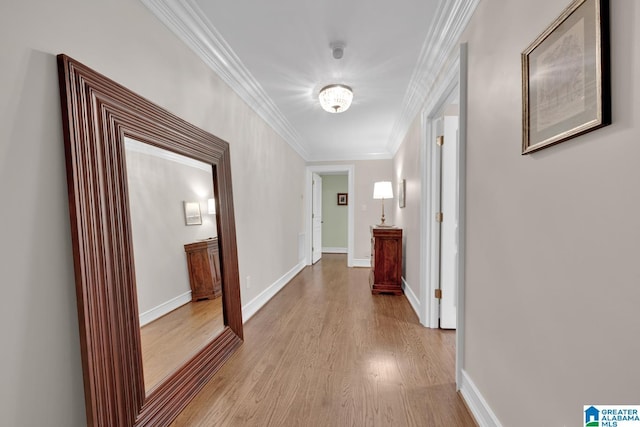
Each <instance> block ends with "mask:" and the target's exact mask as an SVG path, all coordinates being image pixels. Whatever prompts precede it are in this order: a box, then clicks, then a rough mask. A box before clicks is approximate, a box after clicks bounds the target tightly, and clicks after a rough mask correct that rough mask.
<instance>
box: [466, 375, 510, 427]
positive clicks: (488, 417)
mask: <svg viewBox="0 0 640 427" xmlns="http://www.w3.org/2000/svg"><path fill="white" fill-rule="evenodd" d="M461 377H462V381H461V384H460V394H462V397H463V398H464V400H465V402H466V403H467V406H468V407H469V410H470V411H471V413H472V414H473V416H474V418H475V419H476V422H477V423H478V425H479V426H480V427H502V424H500V421H499V420H498V417H496V414H494V413H493V411H492V410H491V408H490V407H489V404H487V401H486V400H484V397H482V394H480V391H479V390H478V388H477V387H476V385H475V384H474V383H473V381H471V378H469V375H468V374H467V372H466V371H465V370H464V369H463V370H462V375H461Z"/></svg>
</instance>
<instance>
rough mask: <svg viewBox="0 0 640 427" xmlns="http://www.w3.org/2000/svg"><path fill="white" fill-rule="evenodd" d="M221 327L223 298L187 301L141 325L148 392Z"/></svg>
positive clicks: (218, 331) (145, 380)
mask: <svg viewBox="0 0 640 427" xmlns="http://www.w3.org/2000/svg"><path fill="white" fill-rule="evenodd" d="M223 329H224V317H223V314H222V298H215V299H213V300H202V301H196V302H189V303H187V304H185V305H183V306H181V307H178V308H176V309H175V310H173V311H172V312H170V313H167V314H165V315H164V316H162V317H160V318H159V319H156V320H154V321H153V322H151V323H148V324H146V325H144V326H143V327H142V328H140V342H141V345H142V371H143V374H144V389H145V391H146V392H147V394H149V392H150V391H151V390H152V389H153V388H154V387H155V386H157V385H158V384H160V382H161V381H162V380H163V379H165V378H166V377H167V376H169V375H170V374H172V373H173V372H174V371H175V370H176V369H177V368H178V367H179V366H182V365H183V364H184V362H186V361H187V360H189V359H190V358H191V357H193V355H194V354H196V353H197V352H198V351H199V350H200V349H202V347H204V345H205V344H206V343H208V342H210V341H211V340H212V339H213V337H215V336H218V335H219V334H220V332H222V330H223Z"/></svg>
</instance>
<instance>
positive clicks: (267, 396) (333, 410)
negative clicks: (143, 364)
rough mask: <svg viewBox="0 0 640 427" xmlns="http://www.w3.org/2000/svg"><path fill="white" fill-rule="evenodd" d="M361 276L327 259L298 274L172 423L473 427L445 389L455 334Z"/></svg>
mask: <svg viewBox="0 0 640 427" xmlns="http://www.w3.org/2000/svg"><path fill="white" fill-rule="evenodd" d="M368 275H369V271H368V270H367V269H359V268H347V267H346V256H344V255H335V254H333V255H327V254H325V255H323V258H322V260H321V261H320V262H319V263H317V264H316V265H314V266H311V267H307V268H306V269H305V270H303V271H302V272H301V273H300V274H299V275H298V276H296V277H295V278H294V279H293V280H292V281H291V283H289V284H288V285H287V286H286V287H285V288H284V289H282V290H281V291H280V293H279V294H278V295H276V296H275V297H274V298H273V299H272V300H271V301H270V302H269V303H268V304H267V305H266V306H265V307H263V308H262V309H261V310H260V311H259V312H258V313H256V315H255V316H254V317H253V318H251V319H250V320H249V322H247V324H245V327H244V336H245V342H244V344H243V345H242V346H241V348H240V349H239V350H238V351H237V352H236V353H235V354H234V355H233V356H232V357H231V359H230V360H229V361H228V362H227V363H226V364H225V365H224V366H223V367H222V369H221V370H220V371H219V372H218V373H216V375H215V376H214V377H213V378H212V379H211V381H210V382H209V383H208V384H207V385H206V386H205V387H204V388H203V390H202V391H201V392H200V393H199V394H198V396H196V398H195V399H194V400H193V401H192V402H191V403H190V404H189V405H188V406H187V408H185V410H184V411H183V412H182V413H181V414H180V415H179V416H178V418H177V419H176V420H175V421H174V423H173V426H174V427H181V426H189V427H194V426H232V427H235V426H243V427H244V426H261V427H262V426H309V427H315V426H394V427H396V426H433V427H439V426H447V427H467V426H469V427H471V426H475V425H476V424H475V422H474V420H473V418H472V417H471V415H470V414H469V412H468V411H467V409H466V407H465V405H464V402H463V401H462V399H461V397H460V396H459V395H458V394H457V393H456V391H455V384H454V369H455V348H454V345H455V332H454V331H441V330H431V329H426V328H424V327H422V326H421V325H420V324H419V322H418V319H417V316H416V315H415V313H414V312H413V310H412V309H411V307H410V306H409V303H408V301H407V300H406V298H405V297H403V296H391V295H371V292H370V291H369V282H368Z"/></svg>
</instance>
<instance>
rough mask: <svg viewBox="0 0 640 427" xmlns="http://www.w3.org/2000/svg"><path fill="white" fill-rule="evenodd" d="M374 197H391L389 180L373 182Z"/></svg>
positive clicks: (391, 191)
mask: <svg viewBox="0 0 640 427" xmlns="http://www.w3.org/2000/svg"><path fill="white" fill-rule="evenodd" d="M373 198H374V199H393V189H392V188H391V181H378V182H376V183H375V184H373Z"/></svg>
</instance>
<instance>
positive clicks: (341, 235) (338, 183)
mask: <svg viewBox="0 0 640 427" xmlns="http://www.w3.org/2000/svg"><path fill="white" fill-rule="evenodd" d="M348 191H349V181H348V179H347V175H323V176H322V247H323V248H340V249H344V250H345V251H346V250H347V230H348V227H347V222H348V221H347V219H348V218H347V217H348V215H347V206H345V205H338V200H337V194H338V193H346V192H348ZM347 202H349V201H347Z"/></svg>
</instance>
